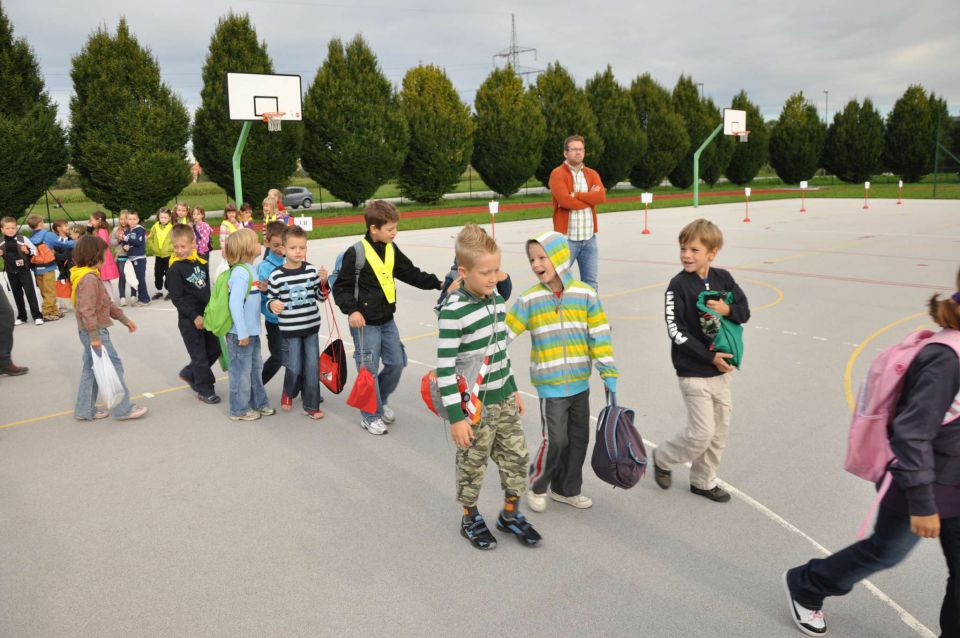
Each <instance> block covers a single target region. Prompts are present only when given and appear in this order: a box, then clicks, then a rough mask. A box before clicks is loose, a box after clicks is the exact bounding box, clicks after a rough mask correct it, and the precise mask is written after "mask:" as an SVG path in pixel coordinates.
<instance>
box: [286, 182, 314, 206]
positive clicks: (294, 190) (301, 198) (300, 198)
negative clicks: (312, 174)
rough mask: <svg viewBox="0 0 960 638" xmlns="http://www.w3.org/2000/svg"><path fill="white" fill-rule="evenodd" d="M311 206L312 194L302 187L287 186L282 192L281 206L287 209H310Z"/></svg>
mask: <svg viewBox="0 0 960 638" xmlns="http://www.w3.org/2000/svg"><path fill="white" fill-rule="evenodd" d="M311 204H313V193H311V192H310V189H309V188H305V187H303V186H287V187H286V188H285V189H284V191H283V205H284V206H286V207H288V208H294V209H296V208H299V207H300V206H303V207H304V208H310V205H311Z"/></svg>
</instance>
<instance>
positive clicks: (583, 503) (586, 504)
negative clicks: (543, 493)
mask: <svg viewBox="0 0 960 638" xmlns="http://www.w3.org/2000/svg"><path fill="white" fill-rule="evenodd" d="M550 498H552V499H553V500H555V501H556V502H558V503H566V504H567V505H570V506H572V507H576V508H577V509H578V510H585V509H587V508H590V507H593V501H592V500H590V497H589V496H584V495H583V494H577V495H576V496H561V495H560V494H557V493H556V492H550Z"/></svg>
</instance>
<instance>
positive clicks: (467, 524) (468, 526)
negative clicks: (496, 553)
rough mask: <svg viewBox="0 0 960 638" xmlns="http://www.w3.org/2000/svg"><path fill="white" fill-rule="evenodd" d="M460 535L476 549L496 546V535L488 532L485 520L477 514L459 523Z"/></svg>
mask: <svg viewBox="0 0 960 638" xmlns="http://www.w3.org/2000/svg"><path fill="white" fill-rule="evenodd" d="M498 525H499V522H498ZM460 535H461V536H463V537H464V538H465V539H467V540H468V541H470V544H471V545H473V546H474V547H476V548H477V549H482V550H488V549H493V548H494V547H496V546H497V537H496V536H494V535H493V534H492V533H491V532H490V529H489V528H488V527H487V523H486V521H484V520H483V517H482V516H480V515H479V514H477V515H476V516H474V517H473V518H472V519H464V520H463V521H462V522H461V523H460Z"/></svg>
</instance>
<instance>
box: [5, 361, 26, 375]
mask: <svg viewBox="0 0 960 638" xmlns="http://www.w3.org/2000/svg"><path fill="white" fill-rule="evenodd" d="M29 370H30V368H27V367H24V366H18V365H15V364H13V363H11V364H8V365H5V366H0V374H5V375H7V376H11V377H19V376H20V375H23V374H26V373H27V372H28V371H29Z"/></svg>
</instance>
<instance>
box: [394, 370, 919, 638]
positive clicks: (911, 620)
mask: <svg viewBox="0 0 960 638" xmlns="http://www.w3.org/2000/svg"><path fill="white" fill-rule="evenodd" d="M407 361H408V362H410V363H415V364H417V365H420V366H424V367H426V368H434V367H436V366H433V365H430V364H428V363H424V362H422V361H417V360H416V359H411V358H409V357H407ZM519 392H520V394H522V395H523V396H525V397H529V398H531V399H534V400H539V398H540V397H538V396H537V395H535V394H531V393H529V392H525V391H523V390H519ZM590 420H591V421H596V420H597V417H595V416H591V417H590ZM643 442H644V445H646V446H647V447H649V448H651V449H656V447H657V444H656V443H654V442H653V441H648V440H647V439H644V440H643ZM684 465H685V466H686V467H690V464H689V463H685V464H684ZM717 483H719V484H720V486H721V487H723V488H724V489H725V490H727V491H728V492H730V493H731V494H732V495H734V496H736V497H737V498H739V499H740V500H741V501H743V502H744V503H746V504H747V505H749V506H750V507H751V508H753V509H754V510H756V511H758V512H760V513H761V514H763V515H764V516H765V517H766V518H768V519H770V520H771V521H773V522H774V523H776V524H777V525H779V526H780V527H782V528H784V529H785V530H787V531H790V532H793V533H794V534H796V535H797V536H799V537H800V538H802V539H804V540H805V541H807V542H808V543H810V545H812V546H813V548H814V549H816V550H817V551H818V552H820V553H822V554H823V555H824V556H829V555H830V554H832V553H833V552H831V551H830V550H829V549H827V548H826V547H824V546H823V545H822V544H821V543H819V542H818V541H817V540H816V539H814V538H813V537H812V536H810V535H809V534H807V533H806V532H804V531H803V530H802V529H800V528H799V527H797V526H796V525H794V524H793V523H791V522H790V521H788V520H787V519H785V518H784V517H782V516H780V515H779V514H777V513H776V512H774V511H773V510H772V509H770V508H769V507H767V506H766V505H764V504H763V503H761V502H760V501H758V500H757V499H755V498H753V497H752V496H750V495H749V494H747V493H746V492H743V491H742V490H739V489H737V488H736V487H734V486H732V485H730V484H729V483H727V482H726V481H722V480H719V479H718V480H717ZM861 582H862V583H863V586H864V587H866V588H867V591H869V592H870V593H871V594H873V595H874V596H875V597H876V598H877V599H879V600H880V601H881V602H883V603H885V604H886V605H887V606H889V607H890V608H891V609H893V610H894V611H895V612H897V615H898V616H900V620H901V621H903V624H905V625H906V626H907V627H909V628H910V629H912V630H914V631H915V632H917V635H919V636H923V637H924V638H936V634H935V633H933V631H931V630H930V628H929V627H927V626H926V625H924V624H923V623H922V622H920V621H919V620H917V618H916V617H915V616H914V615H913V614H911V613H910V612H908V611H907V610H906V609H904V608H903V607H902V606H901V605H900V604H899V603H898V602H897V601H895V600H894V599H892V598H890V596H888V595H887V594H886V593H884V592H883V590H881V589H880V588H879V587H877V586H876V585H874V584H873V583H872V582H870V581H869V580H863V581H861Z"/></svg>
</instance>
